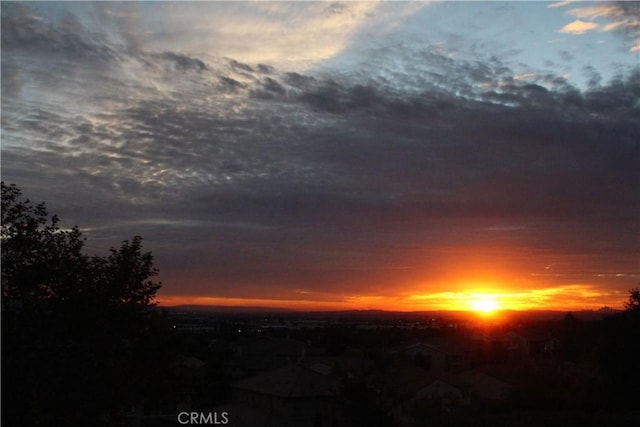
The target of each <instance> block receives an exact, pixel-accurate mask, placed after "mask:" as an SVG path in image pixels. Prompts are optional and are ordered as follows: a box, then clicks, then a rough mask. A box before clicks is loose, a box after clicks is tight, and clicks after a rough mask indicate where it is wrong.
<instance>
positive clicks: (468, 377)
mask: <svg viewBox="0 0 640 427" xmlns="http://www.w3.org/2000/svg"><path fill="white" fill-rule="evenodd" d="M456 377H457V379H458V380H459V382H461V383H463V384H466V385H467V386H468V387H469V391H470V392H471V393H472V394H474V395H476V396H478V397H481V398H484V399H490V400H501V399H504V398H505V397H506V395H507V393H508V390H509V385H508V384H507V383H506V382H504V381H501V380H499V379H497V378H495V377H493V376H491V375H487V374H485V373H484V372H480V371H477V370H470V371H465V372H460V373H459V374H457V375H456Z"/></svg>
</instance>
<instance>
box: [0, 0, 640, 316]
mask: <svg viewBox="0 0 640 427" xmlns="http://www.w3.org/2000/svg"><path fill="white" fill-rule="evenodd" d="M1 47H2V50H1V55H2V57H1V59H2V62H1V63H2V134H1V138H2V139H1V141H2V179H3V180H4V181H5V182H6V183H15V184H16V185H18V187H20V188H21V189H22V190H23V192H24V193H25V195H27V196H28V197H29V198H31V199H32V200H34V201H45V202H47V206H48V208H49V210H50V211H51V212H55V213H58V214H59V216H60V218H61V220H62V224H63V225H64V226H67V227H71V226H73V225H76V224H77V225H78V226H79V227H80V228H81V230H82V231H83V234H84V235H85V237H86V238H87V251H88V252H89V253H94V252H95V253H106V251H107V249H108V248H109V247H112V246H117V245H118V244H119V242H120V241H122V240H125V239H131V238H132V237H133V236H134V235H141V236H143V238H144V247H145V249H146V250H150V251H152V252H153V254H154V256H155V265H156V266H157V267H158V268H159V269H160V277H159V279H160V280H161V281H162V282H163V287H162V289H161V290H160V292H159V294H158V300H159V301H160V303H161V305H165V306H166V305H175V304H183V303H190V304H216V305H219V304H225V305H250V306H277V307H290V308H299V309H371V308H377V309H393V310H431V309H473V308H474V307H475V306H477V305H478V302H477V301H478V300H482V299H483V298H484V299H487V298H488V301H490V302H491V304H493V302H495V303H496V304H497V305H498V306H499V307H500V308H512V309H529V308H537V309H559V310H570V309H581V308H599V307H601V306H605V305H609V306H613V307H615V308H621V307H622V304H623V303H624V301H625V300H626V299H627V295H628V290H629V289H630V288H632V287H635V286H638V283H639V282H640V145H639V144H640V143H639V141H640V126H639V123H640V3H639V2H622V3H601V2H588V3H573V2H560V3H544V2H471V3H459V2H424V3H422V2H408V3H404V2H384V3H378V2H366V3H355V2H348V3H332V2H286V3H280V2H251V3H245V2H224V3H222V2H198V3H173V2H145V3H131V2H129V3H111V2H100V3H98V2H95V3H94V2H90V3H77V2H64V3H62V2H60V3H58V2H43V3H7V2H3V3H2V46H1ZM487 294H488V295H489V296H487Z"/></svg>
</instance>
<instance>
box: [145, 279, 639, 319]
mask: <svg viewBox="0 0 640 427" xmlns="http://www.w3.org/2000/svg"><path fill="white" fill-rule="evenodd" d="M308 297H309V299H285V298H280V299H265V298H228V297H205V296H180V295H159V296H158V298H157V302H158V303H159V305H160V306H164V307H168V306H176V305H209V306H238V307H263V308H283V309H291V310H300V311H332V310H372V309H374V310H388V311H471V312H476V313H478V314H484V315H491V314H493V313H495V312H497V311H501V310H514V311H525V310H557V311H573V310H589V309H591V310H597V309H599V308H602V307H604V306H608V307H613V308H616V309H622V308H623V304H624V302H625V301H626V299H627V291H626V290H625V291H618V290H603V289H598V288H597V287H595V286H593V285H582V284H574V285H565V286H557V287H549V288H541V289H523V290H511V291H507V290H504V289H498V288H489V287H483V288H480V289H469V290H461V291H456V292H454V291H447V292H431V293H404V294H399V295H398V296H384V295H336V296H335V297H332V298H331V299H330V300H328V299H324V298H320V297H318V298H317V299H313V297H314V295H313V293H312V292H309V295H308Z"/></svg>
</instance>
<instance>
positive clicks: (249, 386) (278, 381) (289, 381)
mask: <svg viewBox="0 0 640 427" xmlns="http://www.w3.org/2000/svg"><path fill="white" fill-rule="evenodd" d="M231 387H232V388H236V389H241V390H249V391H253V392H256V393H261V394H267V395H272V396H279V397H288V398H300V397H323V396H335V395H337V394H338V387H339V383H338V380H337V378H335V377H333V376H331V375H323V374H322V373H320V372H317V371H315V370H312V369H309V368H307V367H305V366H301V365H289V366H285V367H282V368H278V369H274V370H271V371H268V372H265V373H263V374H259V375H256V376H254V377H251V378H247V379H244V380H242V381H238V382H236V383H234V384H232V385H231Z"/></svg>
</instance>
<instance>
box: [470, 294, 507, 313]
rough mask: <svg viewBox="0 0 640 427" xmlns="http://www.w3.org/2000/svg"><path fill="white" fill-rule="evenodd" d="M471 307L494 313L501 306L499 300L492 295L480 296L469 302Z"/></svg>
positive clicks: (482, 311)
mask: <svg viewBox="0 0 640 427" xmlns="http://www.w3.org/2000/svg"><path fill="white" fill-rule="evenodd" d="M469 305H470V306H471V308H472V309H473V310H475V311H479V312H481V313H493V312H494V311H496V310H498V309H499V308H500V305H499V304H498V302H497V301H496V300H495V299H494V298H493V297H492V296H490V295H482V296H478V298H476V299H474V300H472V301H470V302H469Z"/></svg>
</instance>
